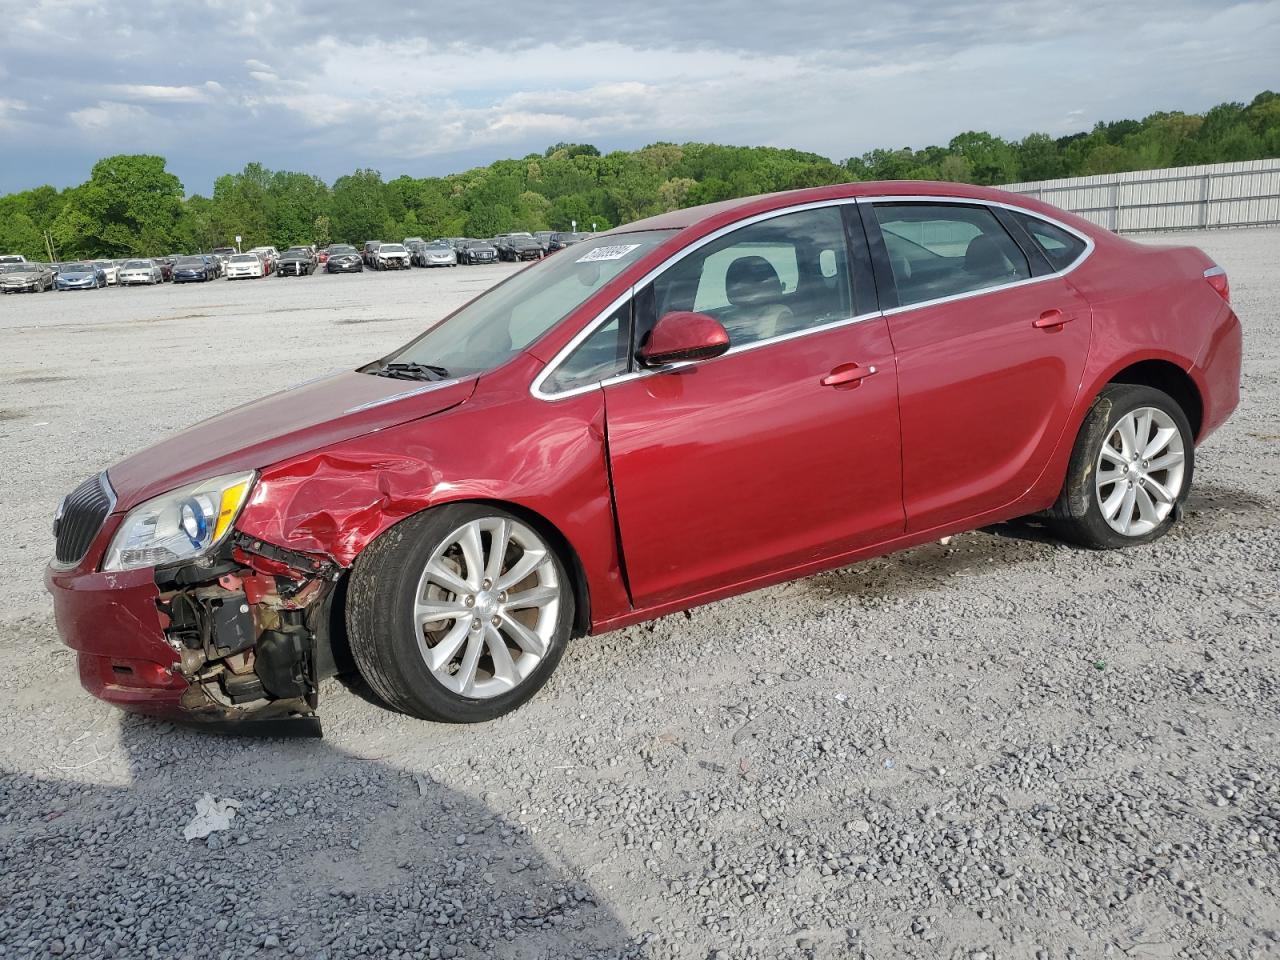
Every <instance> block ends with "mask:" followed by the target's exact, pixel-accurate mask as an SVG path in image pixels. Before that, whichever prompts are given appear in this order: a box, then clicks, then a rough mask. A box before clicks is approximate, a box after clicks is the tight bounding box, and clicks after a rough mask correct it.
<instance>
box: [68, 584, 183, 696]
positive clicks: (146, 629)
mask: <svg viewBox="0 0 1280 960" xmlns="http://www.w3.org/2000/svg"><path fill="white" fill-rule="evenodd" d="M44 583H45V587H46V588H47V589H48V591H49V593H50V595H51V596H52V597H53V613H54V618H55V620H56V621H57V624H58V633H59V634H61V636H62V641H63V643H65V644H66V645H67V646H69V647H71V649H73V650H75V652H76V657H77V659H78V660H79V666H80V683H81V685H82V686H83V687H84V688H85V689H86V690H87V691H89V693H91V694H93V695H94V696H95V697H98V698H99V699H101V700H106V701H107V702H108V703H114V704H115V705H117V706H119V707H123V708H124V709H126V710H133V711H136V712H139V713H150V714H154V715H158V716H168V717H174V716H178V715H181V714H182V713H184V712H185V709H186V708H185V707H184V704H183V697H184V695H185V694H187V692H188V690H189V689H190V684H188V683H187V681H186V679H185V678H184V677H183V676H182V673H181V671H180V670H179V668H178V654H177V651H175V650H174V649H173V648H172V647H171V646H169V644H168V643H166V642H165V637H164V629H163V627H162V625H161V620H160V612H159V610H158V609H157V607H156V601H157V599H159V591H158V590H157V588H156V584H155V580H154V579H153V575H152V571H151V570H130V571H128V572H127V573H96V572H85V571H83V570H81V569H78V568H77V569H64V568H61V567H57V566H50V567H48V568H47V569H46V570H45V578H44Z"/></svg>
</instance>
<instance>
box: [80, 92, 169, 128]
mask: <svg viewBox="0 0 1280 960" xmlns="http://www.w3.org/2000/svg"><path fill="white" fill-rule="evenodd" d="M70 117H71V122H72V123H74V124H75V125H76V126H77V127H79V128H80V129H81V130H83V131H85V132H86V133H92V134H97V133H101V132H103V131H107V130H110V131H116V132H119V131H120V130H121V129H122V128H125V127H133V126H137V125H138V124H141V123H144V122H146V121H147V120H149V119H150V117H151V114H149V113H147V111H146V110H144V109H143V108H142V107H139V106H137V105H136V104H132V103H119V102H118V101H114V100H99V101H98V103H97V104H96V105H95V106H92V107H85V108H84V109H82V110H74V111H72V113H71V114H70Z"/></svg>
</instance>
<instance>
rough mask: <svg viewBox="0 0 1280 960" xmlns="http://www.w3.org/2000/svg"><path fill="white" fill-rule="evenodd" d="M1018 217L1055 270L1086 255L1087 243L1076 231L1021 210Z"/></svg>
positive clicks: (1064, 267) (1069, 264)
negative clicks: (1069, 230)
mask: <svg viewBox="0 0 1280 960" xmlns="http://www.w3.org/2000/svg"><path fill="white" fill-rule="evenodd" d="M1017 217H1018V222H1019V223H1021V224H1022V228H1023V229H1024V230H1026V231H1027V233H1029V234H1030V235H1031V239H1032V240H1034V241H1035V243H1036V246H1038V247H1039V248H1040V249H1041V251H1043V253H1044V255H1045V258H1046V259H1047V260H1048V261H1049V262H1050V263H1051V264H1053V268H1054V269H1055V270H1065V269H1066V268H1067V267H1069V266H1071V265H1072V264H1073V263H1075V262H1076V261H1077V260H1079V259H1080V257H1081V256H1083V255H1084V251H1085V248H1086V246H1087V244H1086V243H1085V242H1084V241H1083V240H1081V239H1080V238H1079V237H1077V236H1076V235H1075V234H1074V233H1069V232H1068V231H1066V230H1063V229H1062V228H1061V227H1059V226H1055V225H1054V224H1052V223H1049V222H1048V221H1047V220H1041V219H1040V218H1039V217H1033V216H1031V215H1030V214H1028V213H1021V212H1019V213H1018V214H1017Z"/></svg>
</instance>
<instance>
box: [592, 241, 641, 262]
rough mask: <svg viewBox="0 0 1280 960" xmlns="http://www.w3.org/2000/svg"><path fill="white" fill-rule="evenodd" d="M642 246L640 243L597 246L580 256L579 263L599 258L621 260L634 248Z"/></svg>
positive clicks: (595, 260)
mask: <svg viewBox="0 0 1280 960" xmlns="http://www.w3.org/2000/svg"><path fill="white" fill-rule="evenodd" d="M639 246H640V244H638V243H618V244H614V245H613V246H611V247H596V248H595V249H594V250H592V251H591V252H590V253H588V254H586V255H585V256H581V257H579V258H578V263H595V262H597V261H599V260H621V259H622V258H623V257H625V256H626V255H627V254H628V253H630V252H631V251H632V250H635V249H637V248H638V247H639Z"/></svg>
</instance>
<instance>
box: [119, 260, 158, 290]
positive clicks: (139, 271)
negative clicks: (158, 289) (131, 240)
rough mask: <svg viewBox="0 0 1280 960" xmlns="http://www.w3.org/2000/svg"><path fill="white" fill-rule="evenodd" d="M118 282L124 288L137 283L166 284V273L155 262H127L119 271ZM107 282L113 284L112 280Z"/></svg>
mask: <svg viewBox="0 0 1280 960" xmlns="http://www.w3.org/2000/svg"><path fill="white" fill-rule="evenodd" d="M116 280H117V282H118V283H119V284H120V286H122V287H130V286H133V285H134V284H135V283H145V284H148V285H150V284H155V283H164V271H163V270H161V269H160V264H158V263H156V262H155V261H154V260H126V261H125V262H124V263H123V264H122V265H121V267H120V269H119V270H118V271H117V273H116ZM107 282H108V283H110V282H111V280H110V278H108V280H107Z"/></svg>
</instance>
